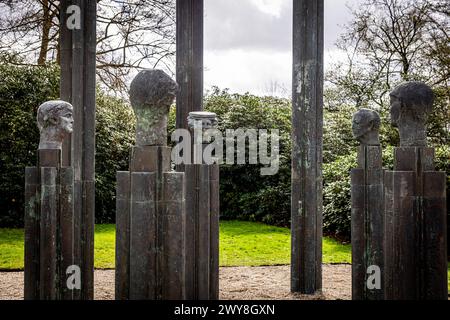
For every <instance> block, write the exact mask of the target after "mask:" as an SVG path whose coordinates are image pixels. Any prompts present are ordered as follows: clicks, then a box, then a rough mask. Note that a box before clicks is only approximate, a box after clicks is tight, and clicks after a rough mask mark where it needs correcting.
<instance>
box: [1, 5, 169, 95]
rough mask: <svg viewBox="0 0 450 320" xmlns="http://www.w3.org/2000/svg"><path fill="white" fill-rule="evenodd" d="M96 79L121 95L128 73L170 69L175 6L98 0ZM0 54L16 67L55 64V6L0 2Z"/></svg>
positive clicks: (56, 50)
mask: <svg viewBox="0 0 450 320" xmlns="http://www.w3.org/2000/svg"><path fill="white" fill-rule="evenodd" d="M97 3H98V9H97V30H98V31H97V75H98V77H99V79H100V80H101V83H102V84H103V85H104V86H106V87H107V88H109V89H110V90H113V91H116V92H123V91H124V89H125V88H126V86H125V83H126V81H127V79H128V76H129V74H130V72H132V71H133V70H136V69H140V68H146V67H147V68H148V67H156V66H158V67H160V68H163V69H165V70H166V71H171V70H172V69H173V57H174V52H175V3H174V0H97ZM0 12H1V13H0V53H8V54H11V53H14V54H16V55H19V56H20V57H21V58H22V59H21V60H17V59H12V61H14V62H15V63H18V62H17V61H22V62H20V63H24V64H28V65H45V64H48V63H54V62H58V60H59V46H58V40H59V0H0Z"/></svg>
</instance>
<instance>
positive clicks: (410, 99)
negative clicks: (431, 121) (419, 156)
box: [390, 81, 434, 147]
mask: <svg viewBox="0 0 450 320" xmlns="http://www.w3.org/2000/svg"><path fill="white" fill-rule="evenodd" d="M390 98H391V108H390V114H391V124H392V125H393V126H394V127H398V130H399V133H400V146H402V147H403V146H405V147H406V146H410V147H424V146H426V145H427V137H426V127H425V124H426V122H427V119H428V115H429V114H430V113H431V111H432V109H433V101H434V94H433V91H432V90H431V88H430V87H429V86H427V85H426V84H425V83H423V82H417V81H411V82H405V83H403V84H401V85H399V86H398V87H396V88H395V89H394V90H393V91H392V92H391V94H390Z"/></svg>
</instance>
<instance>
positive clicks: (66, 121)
mask: <svg viewBox="0 0 450 320" xmlns="http://www.w3.org/2000/svg"><path fill="white" fill-rule="evenodd" d="M58 120H59V126H60V128H61V129H62V130H63V131H64V132H65V133H67V134H70V133H72V131H73V110H72V109H71V108H69V107H68V108H64V109H63V110H62V111H61V112H60V113H59V119H58Z"/></svg>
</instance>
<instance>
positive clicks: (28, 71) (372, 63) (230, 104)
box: [0, 0, 450, 270]
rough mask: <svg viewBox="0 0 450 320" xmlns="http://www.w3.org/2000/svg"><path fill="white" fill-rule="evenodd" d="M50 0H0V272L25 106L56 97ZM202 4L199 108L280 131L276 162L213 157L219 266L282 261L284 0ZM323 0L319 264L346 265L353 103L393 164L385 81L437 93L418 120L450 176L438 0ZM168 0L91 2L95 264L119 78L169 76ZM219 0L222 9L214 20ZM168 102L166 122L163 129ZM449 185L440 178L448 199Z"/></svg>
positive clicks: (11, 231)
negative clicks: (414, 83) (147, 70)
mask: <svg viewBox="0 0 450 320" xmlns="http://www.w3.org/2000/svg"><path fill="white" fill-rule="evenodd" d="M56 2H57V1H52V0H48V1H36V0H25V1H18V0H13V1H9V2H6V3H2V4H0V8H1V10H0V11H1V12H2V14H0V176H1V177H0V208H1V211H0V269H1V270H18V269H22V268H23V229H21V228H23V216H24V168H25V167H26V166H33V165H35V163H36V150H37V146H38V142H39V133H38V129H37V126H36V121H35V115H36V110H37V108H38V106H39V105H40V104H41V103H43V102H44V101H47V100H51V99H57V98H58V97H59V67H58V50H59V49H58V47H57V45H56V43H57V39H58V32H57V28H56V26H57V25H58V22H57V21H56V20H55V19H57V14H55V10H56V9H55V6H54V5H55V3H56ZM206 2H207V3H209V4H206V17H205V45H206V55H205V65H206V69H205V87H206V91H205V97H204V109H205V110H206V111H212V112H215V113H217V115H218V118H219V120H220V122H219V129H220V130H225V129H226V128H228V129H230V128H234V129H236V128H256V129H278V130H279V131H280V136H281V139H280V170H279V172H278V174H276V175H274V176H261V175H260V170H259V169H260V168H259V166H255V165H233V166H229V165H223V166H221V172H220V174H221V176H220V201H221V203H220V204H221V216H220V218H221V230H220V232H221V234H220V240H221V243H220V254H221V256H220V259H221V260H220V261H221V266H239V265H249V266H257V265H281V264H289V261H290V258H289V257H290V235H289V229H288V228H289V224H290V179H291V176H290V163H291V102H290V99H289V96H290V89H288V88H289V85H287V84H289V83H290V75H291V71H290V65H291V63H292V62H291V60H292V58H291V55H290V54H286V52H290V50H291V47H290V46H291V44H290V43H291V33H290V31H289V30H290V24H291V21H290V19H291V18H290V17H291V13H290V11H289V10H290V7H289V6H288V5H277V3H280V2H279V1H278V2H277V1H269V0H266V1H262V0H261V1H257V0H247V1H238V2H235V5H234V11H233V12H229V10H231V9H230V8H232V7H233V1H222V0H211V1H210V2H209V1H206ZM281 2H282V3H288V2H289V3H290V2H291V1H287V0H286V1H281ZM213 3H214V4H213ZM237 3H239V5H236V4H237ZM325 3H326V16H325V19H326V21H328V22H326V29H325V37H326V41H325V42H326V49H327V51H326V70H325V87H324V136H323V146H324V152H323V155H324V165H323V181H324V185H323V188H324V198H323V216H324V219H323V221H324V233H325V235H326V238H325V239H324V262H325V263H350V262H351V248H350V245H349V244H348V243H349V241H350V236H351V235H350V216H351V208H350V175H349V172H350V169H351V168H353V167H355V166H356V147H357V143H356V141H355V140H354V139H353V138H352V133H351V116H352V114H353V112H355V111H356V110H357V109H358V108H361V107H365V108H371V109H374V110H376V111H378V112H379V113H380V116H381V118H382V127H381V130H380V133H381V143H382V146H383V150H384V154H383V164H384V166H385V167H386V168H392V165H393V154H392V152H393V147H394V146H397V145H398V143H399V137H398V133H397V131H396V130H395V129H394V128H392V127H391V126H390V124H389V112H388V110H389V92H390V90H392V89H393V88H394V87H395V86H396V85H397V84H399V83H401V82H403V81H407V80H421V81H424V82H426V83H427V84H429V85H430V86H431V87H432V89H433V91H434V93H435V96H436V101H435V105H434V111H433V114H432V115H431V117H430V119H429V122H428V137H429V144H430V146H432V147H434V148H435V149H436V166H437V169H438V170H441V171H445V172H446V173H447V177H449V176H450V160H449V159H450V146H449V130H450V111H449V101H450V87H449V80H450V46H449V44H450V41H449V40H450V39H449V35H450V16H449V15H450V3H448V2H447V1H439V0H419V1H410V0H375V1H364V0H361V1H356V0H354V1H331V0H326V1H325ZM346 3H348V5H349V7H347V6H346V5H345V4H346ZM173 4H174V1H170V0H124V1H123V2H122V5H117V4H114V3H113V2H112V1H109V0H101V1H100V2H99V22H98V23H99V33H98V35H99V39H98V61H97V74H98V89H97V114H96V202H95V210H96V212H95V214H96V223H97V226H96V237H95V250H96V251H95V259H96V261H95V266H96V267H97V268H113V267H114V221H115V174H116V171H119V170H127V168H128V160H129V152H130V148H131V146H132V145H133V144H134V125H135V120H134V115H133V112H132V109H131V107H130V106H129V103H128V100H127V84H129V82H130V80H131V79H132V77H133V75H135V74H136V72H137V71H138V70H139V69H141V68H143V67H156V68H162V69H164V70H165V71H167V72H169V73H170V74H172V75H173V74H174V41H175V35H174V27H175V26H174V7H173ZM130 9H133V10H130ZM227 10H228V11H227ZM227 12H228V13H229V17H223V18H221V17H222V16H220V14H224V13H227ZM238 12H240V15H238ZM244 12H248V13H247V14H245V13H244ZM252 19H253V20H252ZM130 21H132V22H130ZM133 21H134V22H133ZM143 21H145V22H143ZM45 22H50V23H45ZM339 23H343V25H339ZM275 26H277V27H276V28H275ZM282 28H284V29H282ZM111 30H113V31H111ZM283 30H284V31H283ZM108 32H109V33H108ZM242 34H247V35H246V36H245V37H244V36H242ZM144 35H145V36H144ZM144 40H145V41H144ZM270 48H273V50H272V49H270ZM271 50H272V51H271ZM252 60H254V62H255V63H256V62H257V63H259V64H255V63H253V64H252ZM286 66H288V67H287V68H286ZM280 74H281V75H280ZM227 88H228V89H227ZM175 108H176V105H174V106H173V107H172V109H171V112H170V121H169V131H172V130H173V129H174V128H175ZM169 133H170V132H169ZM169 136H170V134H169ZM448 190H449V180H447V199H448V198H449V196H448ZM448 220H450V219H448Z"/></svg>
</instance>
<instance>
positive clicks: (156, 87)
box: [130, 69, 178, 146]
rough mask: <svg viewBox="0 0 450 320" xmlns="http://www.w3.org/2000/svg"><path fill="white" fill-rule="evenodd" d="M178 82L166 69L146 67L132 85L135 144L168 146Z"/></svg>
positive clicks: (131, 97) (131, 99) (131, 96)
mask: <svg viewBox="0 0 450 320" xmlns="http://www.w3.org/2000/svg"><path fill="white" fill-rule="evenodd" d="M177 90H178V85H177V83H176V82H175V81H173V80H172V79H171V78H170V77H169V76H168V75H167V74H166V73H165V72H164V71H162V70H156V69H149V70H143V71H141V72H139V73H138V75H137V76H136V77H135V78H134V79H133V81H132V82H131V86H130V102H131V106H132V107H133V109H134V113H135V115H136V121H137V122H136V145H137V146H165V145H167V118H168V114H169V109H170V106H171V105H172V103H173V101H174V99H175V96H176V93H177Z"/></svg>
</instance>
